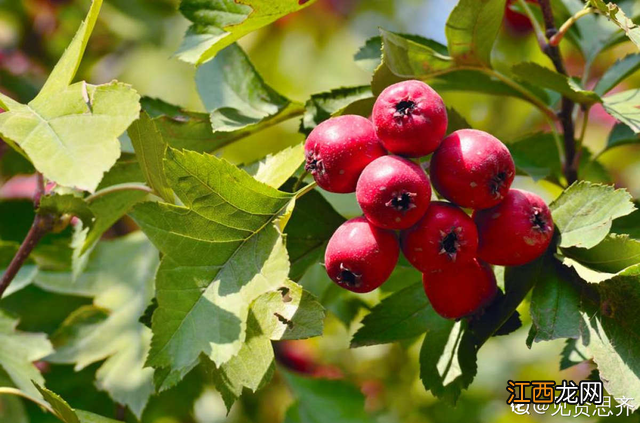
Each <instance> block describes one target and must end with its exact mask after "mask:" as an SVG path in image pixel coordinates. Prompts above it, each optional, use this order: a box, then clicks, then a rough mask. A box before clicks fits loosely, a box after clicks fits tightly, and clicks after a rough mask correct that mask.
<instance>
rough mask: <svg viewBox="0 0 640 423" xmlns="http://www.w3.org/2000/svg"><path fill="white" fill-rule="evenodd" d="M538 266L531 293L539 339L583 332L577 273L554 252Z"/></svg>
mask: <svg viewBox="0 0 640 423" xmlns="http://www.w3.org/2000/svg"><path fill="white" fill-rule="evenodd" d="M538 260H539V266H537V268H536V285H535V287H534V288H533V293H532V295H531V305H530V308H529V310H530V312H531V320H532V321H533V324H534V325H535V327H536V328H535V337H534V339H533V340H534V341H535V342H541V341H550V340H553V339H558V338H578V337H579V336H580V310H579V306H580V289H579V287H578V285H577V284H578V279H577V278H576V277H575V276H574V273H573V272H572V271H571V270H570V269H568V268H566V267H563V266H562V264H560V263H559V262H558V261H557V260H556V259H555V258H553V256H551V255H548V254H547V255H545V256H543V257H542V258H540V259H538Z"/></svg>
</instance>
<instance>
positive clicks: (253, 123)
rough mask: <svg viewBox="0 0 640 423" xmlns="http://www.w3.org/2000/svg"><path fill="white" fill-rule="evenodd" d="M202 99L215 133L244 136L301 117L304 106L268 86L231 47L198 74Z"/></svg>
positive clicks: (241, 54) (241, 52) (247, 59)
mask: <svg viewBox="0 0 640 423" xmlns="http://www.w3.org/2000/svg"><path fill="white" fill-rule="evenodd" d="M196 84H197V86H198V92H199V93H200V97H201V98H202V101H203V103H204V105H205V107H206V108H207V110H209V111H210V113H211V114H210V118H211V125H212V128H213V131H214V132H223V133H229V132H239V131H242V132H243V133H244V134H245V135H249V134H252V133H254V132H257V131H260V130H262V129H264V128H267V127H269V126H272V125H275V124H276V123H279V122H282V121H284V120H287V119H289V118H291V117H293V116H296V115H299V114H301V113H302V111H303V106H302V104H299V103H295V102H292V101H291V100H289V99H288V98H286V97H284V96H282V95H281V94H278V93H277V92H276V91H275V90H274V89H273V88H271V87H270V86H268V85H267V84H266V83H265V82H264V81H263V80H262V77H261V76H260V75H259V74H258V72H257V71H256V69H255V68H254V67H253V65H252V64H251V62H250V61H249V58H248V57H247V55H246V54H245V52H244V51H243V50H242V49H241V48H240V47H239V46H238V45H237V44H232V45H230V46H229V47H227V48H225V49H224V50H222V51H221V52H220V53H219V54H218V55H217V56H216V58H215V59H214V60H212V61H210V62H208V63H207V64H205V65H203V66H200V67H199V68H198V72H197V73H196Z"/></svg>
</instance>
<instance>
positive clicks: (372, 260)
mask: <svg viewBox="0 0 640 423" xmlns="http://www.w3.org/2000/svg"><path fill="white" fill-rule="evenodd" d="M399 255H400V246H399V244H398V238H396V235H395V234H394V233H393V232H391V231H387V230H384V229H380V228H377V227H375V226H373V225H372V224H371V223H369V222H368V221H367V219H366V218H364V217H356V218H354V219H351V220H348V221H346V222H345V223H343V224H342V225H340V227H339V228H338V229H336V231H335V232H334V234H333V235H332V236H331V239H330V240H329V244H328V245H327V250H326V251H325V253H324V265H325V267H326V269H327V274H328V275H329V277H330V278H331V280H333V281H334V282H335V283H337V284H338V285H340V286H341V287H343V288H346V289H348V290H349V291H353V292H360V293H362V292H369V291H373V290H374V289H376V288H377V287H379V286H380V285H382V284H383V283H384V282H385V281H386V280H387V279H388V278H389V276H390V275H391V272H393V269H394V268H395V267H396V263H397V262H398V256H399Z"/></svg>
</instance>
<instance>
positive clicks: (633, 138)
mask: <svg viewBox="0 0 640 423" xmlns="http://www.w3.org/2000/svg"><path fill="white" fill-rule="evenodd" d="M638 141H640V138H638V134H636V133H635V132H634V131H633V130H632V129H631V128H629V127H628V126H627V125H625V124H624V123H617V124H616V125H615V126H614V127H613V129H611V132H610V133H609V138H607V146H606V148H605V150H609V149H610V148H613V147H618V146H620V145H627V144H635V143H637V142H638Z"/></svg>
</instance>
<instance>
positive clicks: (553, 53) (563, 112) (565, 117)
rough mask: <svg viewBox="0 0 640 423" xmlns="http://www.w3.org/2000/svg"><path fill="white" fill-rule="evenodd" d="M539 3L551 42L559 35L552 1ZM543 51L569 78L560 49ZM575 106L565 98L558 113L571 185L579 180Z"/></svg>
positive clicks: (552, 48)
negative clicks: (574, 118)
mask: <svg viewBox="0 0 640 423" xmlns="http://www.w3.org/2000/svg"><path fill="white" fill-rule="evenodd" d="M538 3H539V4H540V8H541V9H542V16H543V18H544V24H545V27H546V36H547V39H549V40H550V39H551V38H553V36H554V35H556V34H557V33H558V30H557V29H556V27H555V22H554V19H553V10H552V9H551V2H550V0H539V1H538ZM542 51H543V52H544V53H545V54H546V55H547V56H548V57H549V59H551V62H552V63H553V66H554V67H555V68H556V71H557V72H558V73H560V74H562V75H564V76H567V77H568V76H569V75H568V74H567V70H566V69H565V66H564V62H563V60H562V54H561V53H560V49H559V48H558V46H557V45H551V44H550V43H547V44H546V45H545V46H544V47H543V49H542ZM574 106H575V103H574V102H573V101H572V100H571V99H569V98H567V97H566V96H563V97H562V103H561V107H560V112H559V113H558V119H559V120H560V123H561V124H562V133H563V136H564V166H563V167H564V176H565V178H566V179H567V183H568V184H569V185H571V184H572V183H574V182H575V181H577V180H578V164H579V154H578V152H577V149H576V139H575V125H574V121H573V109H574Z"/></svg>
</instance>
